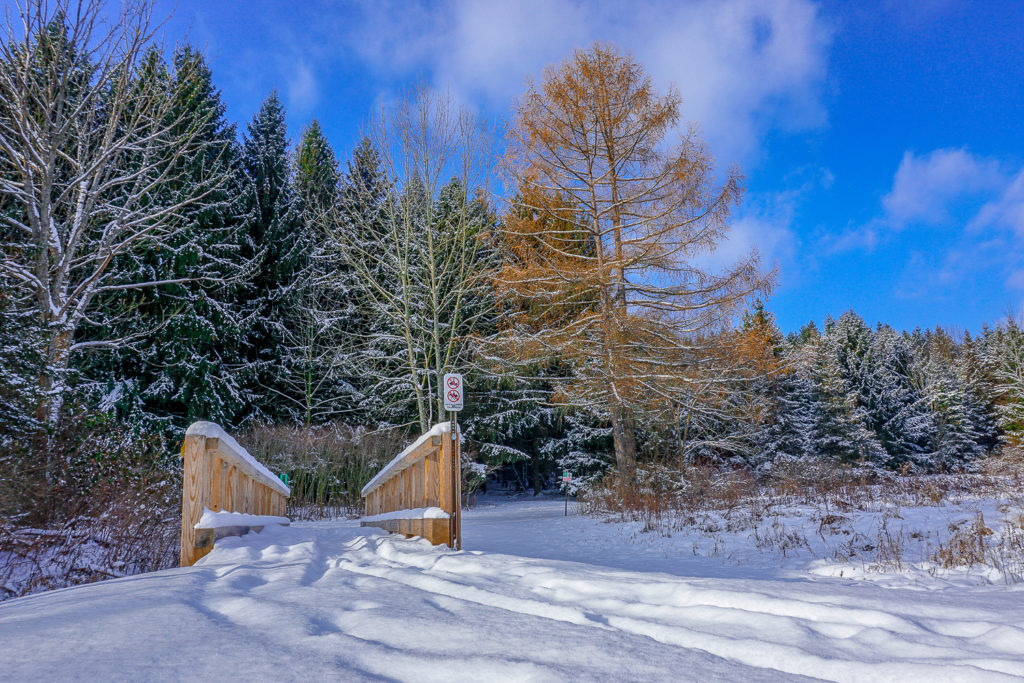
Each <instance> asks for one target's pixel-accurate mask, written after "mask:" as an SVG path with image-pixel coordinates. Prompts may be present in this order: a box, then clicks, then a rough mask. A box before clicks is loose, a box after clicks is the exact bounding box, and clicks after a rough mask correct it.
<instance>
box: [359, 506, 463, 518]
mask: <svg viewBox="0 0 1024 683" xmlns="http://www.w3.org/2000/svg"><path fill="white" fill-rule="evenodd" d="M389 519H448V513H447V512H445V511H444V510H442V509H441V508H439V507H430V508H412V509H409V510H394V511H393V512H382V513H381V514H379V515H367V516H366V517H362V518H361V519H360V520H359V521H360V522H383V521H386V520H389Z"/></svg>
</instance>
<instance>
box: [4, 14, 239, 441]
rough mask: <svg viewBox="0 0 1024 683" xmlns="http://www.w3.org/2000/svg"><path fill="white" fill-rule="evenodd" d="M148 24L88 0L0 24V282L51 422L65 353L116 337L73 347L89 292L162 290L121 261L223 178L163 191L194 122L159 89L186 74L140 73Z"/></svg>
mask: <svg viewBox="0 0 1024 683" xmlns="http://www.w3.org/2000/svg"><path fill="white" fill-rule="evenodd" d="M155 30H156V24H154V22H153V21H152V7H151V5H150V4H149V3H147V2H132V3H126V4H125V5H124V6H123V8H122V9H121V11H120V13H119V14H117V15H116V16H114V17H113V18H111V17H110V12H108V10H107V8H105V7H104V5H103V4H102V3H101V2H99V1H97V0H79V1H78V2H75V1H74V0H55V1H54V2H52V3H49V2H46V1H45V0H27V2H26V3H25V4H24V5H20V6H18V7H17V8H16V10H15V11H13V12H8V13H7V14H6V15H5V18H4V21H3V26H2V29H0V193H2V194H3V197H4V201H5V204H6V205H7V206H8V207H11V208H12V209H13V210H9V211H5V212H3V214H2V215H0V221H2V222H3V229H2V236H3V237H2V240H3V244H2V246H0V251H2V259H3V260H2V261H0V277H2V284H3V286H4V287H5V288H10V289H11V291H14V292H15V298H16V300H17V303H18V305H20V306H32V307H33V308H34V309H35V310H36V312H37V314H38V316H39V320H40V324H41V326H42V328H43V330H44V332H43V334H44V342H43V347H44V348H43V349H42V355H43V362H42V368H41V370H40V373H39V383H40V389H41V390H42V392H43V394H44V397H45V398H44V400H43V401H42V403H41V405H40V407H39V410H38V412H39V416H40V418H42V419H44V420H47V421H50V422H53V421H55V420H56V419H57V418H58V416H59V414H60V408H61V405H62V402H63V400H64V397H65V394H66V391H67V389H68V382H67V373H68V369H69V367H70V364H71V360H72V358H73V357H74V356H75V355H76V354H78V353H80V352H81V351H83V350H85V349H86V348H95V347H102V346H114V345H117V344H119V343H123V341H124V340H117V339H106V340H104V339H90V340H88V341H79V340H77V339H76V333H77V332H78V331H79V330H80V328H82V327H83V326H85V325H91V326H96V327H99V328H102V327H104V326H105V325H107V324H108V323H109V320H107V319H105V317H106V315H107V314H106V313H102V312H100V311H98V310H97V308H96V306H94V302H95V301H96V299H97V297H99V296H101V295H103V294H109V293H111V292H115V291H119V290H129V289H139V288H148V287H154V286H157V285H161V284H165V281H159V280H157V281H147V282H138V281H135V280H134V279H133V278H132V277H131V273H125V272H121V271H119V269H118V268H117V267H116V264H117V263H119V262H122V261H121V260H119V259H118V257H119V256H120V255H123V254H126V253H129V252H132V251H134V250H138V249H156V248H159V245H160V244H161V242H162V241H164V240H166V239H168V238H169V236H171V235H173V234H174V233H175V231H176V230H178V229H180V221H179V220H178V218H177V217H178V215H179V214H181V213H182V212H183V211H185V210H187V209H191V208H194V207H196V206H198V205H201V204H203V203H204V202H206V201H207V198H208V196H209V194H210V192H212V190H213V188H215V187H216V186H217V185H218V183H220V182H221V178H219V177H218V176H217V175H216V174H213V173H211V174H210V175H208V176H207V177H205V178H204V179H202V182H200V183H198V184H193V185H192V186H191V188H190V189H191V191H190V192H189V193H188V194H181V193H164V192H162V191H161V190H162V188H164V187H165V186H167V185H168V184H169V183H171V182H172V181H173V180H174V176H175V173H176V172H177V170H178V169H180V168H181V166H182V165H181V164H180V163H179V161H180V160H181V159H186V158H189V157H190V156H193V155H199V154H200V153H201V152H202V151H203V145H204V142H203V136H202V132H203V128H204V125H205V122H203V121H196V120H194V119H191V118H188V117H191V113H188V112H180V113H179V114H178V115H175V113H174V106H173V101H174V100H173V98H172V97H170V93H169V92H168V91H169V88H171V87H172V86H171V84H173V83H182V82H187V81H188V78H187V77H178V76H177V75H175V74H170V75H168V76H167V77H164V76H162V75H161V74H159V73H156V72H155V71H153V70H147V68H146V67H147V64H148V63H151V62H150V60H149V59H148V55H149V51H150V48H151V47H152V43H153V34H154V31H155ZM157 197H159V198H160V200H159V201H158V200H157V199H156V198H157ZM167 197H170V199H167Z"/></svg>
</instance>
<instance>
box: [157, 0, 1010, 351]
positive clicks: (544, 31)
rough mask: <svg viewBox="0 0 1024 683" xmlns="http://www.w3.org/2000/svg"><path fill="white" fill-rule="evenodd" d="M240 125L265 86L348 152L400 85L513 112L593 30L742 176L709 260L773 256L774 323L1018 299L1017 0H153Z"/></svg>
mask: <svg viewBox="0 0 1024 683" xmlns="http://www.w3.org/2000/svg"><path fill="white" fill-rule="evenodd" d="M171 10H173V11H174V15H173V17H172V18H171V20H170V21H169V22H168V23H167V24H166V25H165V26H164V28H163V36H164V39H165V40H166V41H167V42H179V41H181V40H184V39H187V40H189V41H190V42H193V43H195V44H197V45H199V46H200V47H201V48H204V49H205V51H206V53H207V55H208V56H209V58H210V61H211V64H212V67H213V69H214V76H215V79H216V82H217V84H218V85H219V87H220V88H221V89H222V92H223V95H224V98H225V100H226V102H227V104H228V107H229V116H230V117H231V118H232V119H233V120H236V121H239V122H240V123H241V124H242V125H244V122H245V121H247V120H248V118H249V117H250V116H251V115H252V114H253V112H254V111H255V110H256V108H257V107H258V106H259V103H260V102H261V101H262V100H263V98H265V97H266V95H267V94H268V93H269V91H270V90H271V89H272V88H276V89H277V90H278V91H279V92H280V94H281V96H282V98H283V99H284V101H285V103H286V105H287V107H288V116H289V125H290V133H291V136H292V138H293V140H294V139H296V138H297V137H298V134H299V131H300V130H301V128H302V127H303V126H304V125H306V124H308V122H309V121H310V120H311V119H312V118H314V117H315V118H317V119H319V120H320V122H321V124H322V125H323V126H324V128H325V130H326V132H327V135H328V137H329V139H330V140H331V142H332V143H333V145H334V146H335V148H336V149H337V151H338V153H339V155H341V156H342V157H344V156H345V155H347V153H348V151H349V150H350V149H351V148H352V146H353V145H354V143H355V142H356V141H357V140H358V138H359V136H360V130H361V127H362V125H363V123H364V122H365V120H366V118H367V116H368V115H369V113H370V111H371V110H372V109H373V108H374V107H375V106H377V105H379V103H380V102H382V101H387V100H388V99H390V98H392V97H393V96H394V95H395V94H396V93H398V92H399V91H400V90H401V89H402V88H403V87H404V86H406V85H408V84H410V83H412V82H414V81H416V80H423V81H426V82H428V83H431V84H433V85H438V86H447V87H449V88H450V89H451V91H452V92H453V93H454V95H455V96H456V97H457V98H459V99H461V100H462V101H464V102H467V103H469V104H471V105H472V106H474V107H477V108H479V109H481V110H482V111H484V112H486V113H487V114H489V115H492V116H494V117H501V118H507V117H508V114H509V112H510V109H511V106H512V102H513V100H514V99H515V97H516V96H518V95H519V94H520V93H521V92H522V91H523V90H524V83H525V79H526V78H527V77H528V76H531V75H533V76H539V75H540V73H541V71H542V69H543V67H544V66H545V65H546V64H549V63H552V62H557V61H560V60H561V59H563V58H564V57H565V56H566V55H567V54H569V53H570V52H571V51H572V50H573V49H574V48H575V47H582V46H586V45H588V44H589V43H591V42H592V41H594V40H595V39H601V40H607V41H610V42H613V43H616V44H618V45H619V46H621V47H623V48H625V49H628V50H630V51H631V52H632V53H633V55H634V56H635V57H636V58H637V59H638V60H639V61H640V62H641V63H643V64H644V65H645V66H646V67H647V69H648V71H649V73H650V74H651V75H652V77H653V78H654V79H655V82H656V83H657V84H658V85H661V86H665V85H668V84H669V83H674V84H675V85H677V86H678V87H679V89H680V91H681V93H682V96H683V116H684V118H686V119H688V120H692V121H696V122H697V123H698V124H699V126H700V129H701V131H702V133H703V134H704V136H705V138H706V139H707V141H708V143H709V145H710V147H711V149H712V151H713V152H714V153H715V155H716V157H717V159H718V162H719V165H720V166H721V167H723V168H725V167H726V166H728V165H729V164H731V163H737V164H739V166H740V167H741V168H742V169H743V171H744V172H745V174H746V178H747V188H748V189H747V195H746V197H745V200H744V203H743V205H742V207H741V208H740V209H739V210H738V211H737V212H736V214H735V222H734V223H735V226H734V230H733V234H732V237H731V240H730V242H729V243H728V244H727V245H725V246H724V247H723V249H722V253H721V254H720V255H718V256H717V257H716V258H717V259H718V260H728V259H729V258H732V257H733V256H734V255H736V254H740V253H742V252H744V251H745V250H747V249H749V248H751V247H757V248H758V249H759V250H760V252H761V253H762V256H763V258H764V259H765V261H766V262H767V263H769V264H777V267H778V269H779V285H778V287H777V290H776V292H775V294H774V295H773V296H772V297H771V298H770V299H769V307H770V308H771V309H772V310H773V311H774V312H775V313H776V315H777V317H778V320H779V324H780V326H781V327H782V328H783V329H784V330H792V329H796V328H798V327H799V326H800V325H802V324H803V323H804V322H806V321H808V320H811V319H814V320H816V321H818V322H819V323H820V322H821V320H822V319H823V318H824V316H825V315H826V314H831V315H833V316H838V315H839V314H841V313H842V312H843V311H844V310H846V309H848V308H850V307H852V308H854V309H855V310H856V311H858V312H859V313H861V314H862V315H863V316H864V317H865V318H866V319H867V320H868V321H869V322H875V321H884V322H888V323H890V324H892V325H894V326H896V327H898V328H906V329H911V328H913V327H916V326H921V327H931V326H934V325H943V326H953V327H957V328H961V329H967V330H971V331H974V330H977V329H979V328H980V326H981V324H982V323H983V322H985V321H989V322H994V321H998V320H999V319H1000V318H1002V317H1003V316H1004V315H1005V314H1006V313H1007V312H1008V311H1011V310H1013V311H1018V310H1020V308H1021V306H1022V303H1024V242H1022V238H1024V125H1022V123H1024V78H1022V74H1024V30H1022V29H1021V26H1024V3H1021V2H991V3H988V2H985V3H983V2H977V3H959V2H943V1H939V0H936V1H929V0H915V1H914V2H902V1H897V0H893V1H882V2H874V3H872V2H849V3H836V4H820V3H816V2H812V1H810V0H766V1H758V2H755V1H753V0H722V1H719V0H709V1H707V2H650V3H636V4H634V3H624V2H622V3H620V2H615V3H612V2H609V3H578V2H573V1H571V0H544V1H539V0H520V1H518V2H510V3H500V2H472V1H459V0H449V1H438V2H415V1H412V0H410V1H407V2H374V3H365V4H353V3H335V2H317V1H313V0H291V1H290V2H279V1H270V0H249V1H246V2H242V1H241V0H238V1H235V0H174V1H172V0H166V1H165V0H160V1H159V3H158V14H159V13H164V14H166V13H167V12H170V11H171Z"/></svg>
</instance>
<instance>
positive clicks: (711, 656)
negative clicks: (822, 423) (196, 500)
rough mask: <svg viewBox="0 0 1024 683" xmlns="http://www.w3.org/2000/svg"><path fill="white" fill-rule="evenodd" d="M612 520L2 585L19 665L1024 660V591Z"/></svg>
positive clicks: (691, 675)
mask: <svg viewBox="0 0 1024 683" xmlns="http://www.w3.org/2000/svg"><path fill="white" fill-rule="evenodd" d="M613 530H614V525H612V526H608V525H605V524H604V523H602V522H600V521H597V520H594V519H590V518H584V517H579V516H570V517H567V518H566V517H563V516H562V503H561V502H560V501H557V500H555V501H552V500H539V501H529V502H522V503H512V504H503V505H497V506H482V507H479V508H477V509H473V510H469V511H467V513H466V515H465V518H464V536H465V545H466V547H467V548H472V549H473V550H470V551H465V552H460V553H453V552H449V551H447V550H443V549H439V548H433V547H431V546H429V545H428V544H427V543H426V542H425V541H420V540H405V539H402V538H400V537H396V536H387V535H384V534H383V533H382V532H379V531H377V530H375V529H372V528H360V527H358V522H338V521H335V522H330V523H328V522H323V523H309V524H301V523H300V524H296V525H294V526H292V527H290V528H275V527H268V528H267V529H266V530H264V531H263V532H262V533H260V534H249V535H247V536H245V537H243V538H228V539H224V540H222V541H219V542H218V544H217V547H216V548H215V550H214V551H213V552H212V553H211V554H210V555H208V556H207V557H206V558H204V559H203V560H202V561H201V563H200V564H199V565H197V566H196V567H192V568H186V569H174V570H168V571H163V572H157V573H153V574H146V575H141V576H135V577H130V578H126V579H120V580H115V581H108V582H104V583H100V584H94V585H90V586H80V587H76V588H70V589H65V590H60V591H53V592H50V593H42V594H38V595H32V596H28V597H26V598H21V599H16V600H11V601H8V602H5V603H2V604H0V657H2V661H3V662H4V669H3V678H4V679H6V680H51V679H63V680H67V679H79V680H85V679H88V680H96V679H103V680H177V679H186V678H187V679H190V680H194V679H209V678H213V677H220V678H225V679H236V678H239V677H242V676H244V677H245V678H249V679H256V680H266V679H270V678H274V679H280V680H309V679H313V680H326V679H331V680H376V679H380V678H385V679H399V680H416V681H430V680H442V679H443V680H452V679H453V678H454V679H473V680H509V679H512V680H565V679H575V680H578V679H585V680H616V681H621V680H709V679H716V680H753V681H759V680H777V679H780V678H785V679H787V680H794V679H795V680H800V679H801V678H802V677H806V678H808V679H827V680H842V681H854V680H857V681H860V680H901V681H912V680H928V681H930V682H934V681H937V680H942V681H953V680H965V681H966V680H971V681H974V680H1004V679H1005V680H1010V679H1015V678H1019V677H1024V591H1022V590H1020V589H1008V588H1005V587H993V586H989V587H979V588H977V589H970V588H957V589H955V590H944V591H921V590H912V589H908V588H903V587H887V586H883V585H877V584H874V583H870V582H864V581H851V580H846V579H834V578H824V577H816V576H813V575H811V574H809V573H806V572H804V573H802V574H800V573H797V572H793V571H786V572H782V571H778V572H775V573H774V574H771V573H767V572H763V573H764V574H765V575H766V577H764V578H757V577H755V576H753V574H754V573H755V570H754V569H751V568H750V567H745V568H732V569H728V570H727V568H726V569H723V568H722V567H718V568H715V569H713V570H708V567H710V566H712V565H710V564H709V563H708V561H707V560H706V559H705V560H703V561H701V560H700V559H699V558H689V559H686V558H683V557H679V556H673V554H672V553H667V552H665V551H664V550H662V552H661V553H660V555H659V553H658V551H657V550H655V549H654V546H651V547H650V548H643V547H638V546H637V544H635V543H630V542H626V541H624V540H623V539H621V538H618V537H617V535H616V533H612V532H613ZM676 555H678V553H677V554H676ZM572 560H576V561H572ZM700 567H704V568H705V571H703V572H701V571H700ZM639 570H646V571H639Z"/></svg>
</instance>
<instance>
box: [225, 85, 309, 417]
mask: <svg viewBox="0 0 1024 683" xmlns="http://www.w3.org/2000/svg"><path fill="white" fill-rule="evenodd" d="M242 167H243V169H244V170H245V174H246V178H247V181H248V182H247V192H246V195H245V212H244V214H243V216H244V219H243V221H244V222H243V226H242V229H243V237H242V243H241V247H242V249H241V251H242V254H243V255H244V256H245V257H246V258H247V259H251V260H253V261H254V262H255V263H256V265H255V267H254V269H253V273H252V276H251V277H249V278H247V280H246V282H245V285H244V287H242V288H240V291H239V305H240V306H241V307H242V309H243V311H244V313H245V317H244V320H243V328H242V335H243V346H242V363H241V367H240V368H239V371H240V374H241V376H242V377H243V378H244V381H245V382H246V384H247V386H248V387H249V388H250V391H251V394H252V396H253V404H252V406H251V411H250V412H249V413H248V414H247V415H246V416H245V418H246V420H261V419H266V418H269V417H271V416H275V417H278V418H281V417H294V412H293V411H290V410H289V408H290V406H287V405H282V402H281V401H280V400H278V399H277V396H278V395H279V393H280V392H282V391H286V389H285V388H282V384H283V381H282V373H283V372H284V370H283V369H284V368H285V366H286V349H287V340H288V325H287V321H288V318H289V315H290V314H291V312H292V311H293V310H294V309H295V308H296V307H298V306H300V305H301V294H302V291H303V288H304V287H305V282H306V277H307V273H308V267H309V254H308V252H307V251H306V249H307V248H308V242H307V240H305V239H303V230H302V220H301V215H300V212H299V211H298V207H297V206H296V202H295V200H294V192H293V187H292V173H291V162H290V160H289V154H288V138H287V128H286V124H285V112H284V106H283V105H282V104H281V101H280V100H279V99H278V97H277V94H276V93H271V95H270V97H268V98H267V99H266V100H265V101H264V102H263V104H262V105H261V106H260V108H259V111H257V112H256V114H255V116H254V117H253V119H252V121H251V122H250V123H249V125H248V126H247V128H246V134H245V137H244V140H243V143H242Z"/></svg>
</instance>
